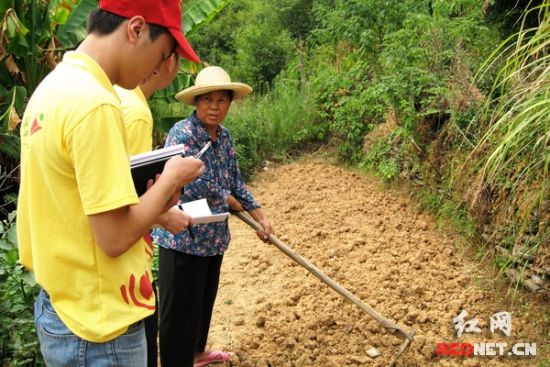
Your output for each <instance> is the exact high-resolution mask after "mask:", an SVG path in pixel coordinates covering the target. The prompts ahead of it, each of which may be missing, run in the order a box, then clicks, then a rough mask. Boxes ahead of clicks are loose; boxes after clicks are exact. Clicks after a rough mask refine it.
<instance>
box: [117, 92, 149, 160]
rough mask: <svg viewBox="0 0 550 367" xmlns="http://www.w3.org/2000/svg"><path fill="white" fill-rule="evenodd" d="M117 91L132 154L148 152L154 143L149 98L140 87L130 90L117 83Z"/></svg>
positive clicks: (129, 149)
mask: <svg viewBox="0 0 550 367" xmlns="http://www.w3.org/2000/svg"><path fill="white" fill-rule="evenodd" d="M115 91H116V92H117V94H118V96H119V98H120V106H121V107H122V115H123V119H124V124H125V125H126V136H127V138H128V151H129V152H130V154H138V153H143V152H148V151H150V150H151V149H152V145H153V138H152V135H153V115H152V114H151V110H150V109H149V105H148V104H147V99H146V98H145V96H144V95H143V92H142V91H141V89H139V87H137V88H136V89H133V90H128V89H124V88H121V87H119V86H118V85H115Z"/></svg>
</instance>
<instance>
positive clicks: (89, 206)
mask: <svg viewBox="0 0 550 367" xmlns="http://www.w3.org/2000/svg"><path fill="white" fill-rule="evenodd" d="M66 139H67V141H66V147H67V153H68V155H69V157H70V159H71V161H72V163H73V167H74V170H75V175H76V179H77V182H78V188H79V194H80V197H81V200H82V205H83V209H84V212H85V214H86V215H91V214H97V213H102V212H105V211H109V210H113V209H117V208H120V207H123V206H126V205H131V204H136V203H138V202H139V199H138V197H137V195H136V191H135V189H134V183H133V180H132V175H131V173H130V163H129V160H128V152H127V149H126V129H125V127H124V124H123V122H122V117H121V113H120V110H119V109H118V108H116V107H115V106H112V105H102V106H100V107H98V108H96V109H94V110H93V111H91V112H90V113H89V114H87V115H86V116H85V117H84V118H83V119H82V120H81V121H79V122H78V123H77V124H76V126H75V127H74V128H73V129H72V130H71V131H70V132H69V133H68V134H67V138H66Z"/></svg>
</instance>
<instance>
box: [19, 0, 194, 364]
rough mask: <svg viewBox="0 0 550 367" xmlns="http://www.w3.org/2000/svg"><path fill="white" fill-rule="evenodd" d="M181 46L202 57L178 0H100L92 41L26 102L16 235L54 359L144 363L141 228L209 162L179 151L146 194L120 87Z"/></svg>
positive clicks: (146, 266) (149, 299)
mask: <svg viewBox="0 0 550 367" xmlns="http://www.w3.org/2000/svg"><path fill="white" fill-rule="evenodd" d="M174 49H175V50H176V51H177V52H178V53H179V54H180V55H182V56H183V57H186V58H188V59H191V60H197V59H198V58H197V56H196V55H195V53H194V51H193V50H192V48H191V46H190V45H189V43H188V42H187V41H186V40H185V38H184V37H183V34H182V32H181V4H180V1H179V0H159V1H154V2H153V1H149V0H100V2H99V9H98V10H96V11H95V12H94V13H92V15H91V17H90V19H89V25H88V36H87V37H86V38H85V39H84V41H83V42H82V43H81V44H80V46H79V47H78V48H77V50H76V51H74V52H68V53H66V54H65V56H64V58H63V61H62V62H61V63H60V64H59V65H58V66H57V67H56V68H55V70H54V71H52V72H51V73H50V74H49V75H48V76H47V77H46V78H45V79H44V80H43V81H42V83H41V84H40V85H39V86H38V88H37V89H36V91H35V92H34V94H33V96H32V97H31V99H30V101H29V103H28V106H27V109H26V111H25V114H24V116H23V123H22V126H21V143H22V144H21V186H20V195H19V200H18V217H17V235H18V241H19V255H20V262H21V263H22V264H23V265H24V266H25V267H26V268H27V269H29V270H30V271H32V272H33V273H34V275H35V278H36V281H37V282H38V284H40V286H41V287H42V290H41V291H40V294H39V296H38V298H37V300H36V303H35V322H36V330H37V334H38V337H39V340H40V347H41V351H42V355H43V356H44V360H45V361H46V364H47V365H49V366H76V365H82V366H91V365H93V366H115V365H116V366H128V367H134V366H140V367H141V366H145V361H146V354H147V352H146V346H145V334H144V330H143V322H142V321H141V320H142V319H144V318H145V317H147V316H148V315H150V314H152V313H153V312H154V309H155V306H154V304H155V297H154V295H153V292H152V288H151V268H150V257H149V255H148V252H150V251H151V250H152V247H151V246H150V244H147V243H146V242H145V241H144V240H143V235H144V234H145V233H146V232H147V231H148V229H149V228H150V227H151V225H152V224H153V223H155V222H156V221H157V219H158V217H159V216H160V215H161V214H162V213H163V212H165V211H166V210H167V209H169V208H171V207H172V206H173V205H174V204H175V202H176V199H177V197H178V194H179V190H180V188H181V187H182V186H183V185H184V184H186V183H188V182H191V181H192V180H193V179H195V178H196V177H197V176H199V175H200V174H201V173H202V170H203V165H202V163H201V162H200V161H199V160H196V159H193V158H183V157H181V156H178V157H174V158H171V159H170V160H169V161H168V162H167V163H166V165H165V167H164V171H163V172H162V174H161V175H160V176H159V177H158V179H157V180H156V182H154V184H153V182H152V181H151V184H152V186H151V187H150V189H149V190H148V191H147V192H146V193H145V194H144V195H142V196H141V197H139V198H138V196H137V195H136V192H135V189H134V184H133V181H132V178H131V175H130V168H129V163H128V151H127V146H126V132H125V128H124V125H123V121H122V117H121V110H120V104H119V103H120V102H119V100H118V97H117V96H116V93H115V91H114V89H113V86H112V85H113V84H118V85H120V86H122V87H124V88H127V89H133V88H135V87H136V86H137V85H138V84H139V83H140V82H141V81H142V80H144V79H147V78H149V77H150V76H151V74H152V73H153V72H154V71H155V69H156V68H157V67H158V66H159V65H160V64H161V63H162V61H163V60H165V59H166V58H168V57H169V56H170V55H171V54H172V52H173V50H174Z"/></svg>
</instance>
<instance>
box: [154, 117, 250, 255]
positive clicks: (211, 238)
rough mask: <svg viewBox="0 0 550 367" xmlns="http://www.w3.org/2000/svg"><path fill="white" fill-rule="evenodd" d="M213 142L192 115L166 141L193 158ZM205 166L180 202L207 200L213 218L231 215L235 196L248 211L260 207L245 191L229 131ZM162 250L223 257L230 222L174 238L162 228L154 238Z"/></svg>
mask: <svg viewBox="0 0 550 367" xmlns="http://www.w3.org/2000/svg"><path fill="white" fill-rule="evenodd" d="M209 140H210V136H209V135H208V132H207V131H206V129H205V127H204V126H203V125H202V123H201V121H200V120H199V119H198V117H197V115H196V112H193V114H192V115H191V116H189V117H188V118H187V119H185V120H182V121H180V122H178V123H176V124H175V125H174V126H173V127H172V129H170V132H169V133H168V137H167V139H166V144H165V146H171V145H176V144H182V143H183V144H185V154H186V155H187V156H193V155H195V154H196V153H198V152H199V151H200V149H201V148H202V147H203V146H204V145H205V144H206V143H207V142H208V141H209ZM201 160H202V161H203V162H204V164H205V170H204V173H203V174H202V175H201V176H200V177H199V178H197V179H196V180H195V181H193V182H191V183H190V184H188V185H186V186H185V187H184V189H183V192H182V195H181V197H180V201H181V202H188V201H193V200H198V199H202V198H206V200H207V202H208V205H209V206H210V209H211V210H212V213H213V214H216V213H223V212H227V211H229V205H228V204H227V197H228V196H229V195H230V194H231V195H233V196H234V197H235V198H236V199H237V200H238V201H239V202H240V203H241V204H242V206H243V208H244V209H245V210H247V211H248V210H253V209H256V208H259V207H260V206H259V205H258V203H256V201H255V200H254V198H253V197H252V194H251V193H250V191H249V190H248V188H247V187H246V184H245V182H244V180H243V178H242V176H241V172H240V170H239V167H238V165H237V159H236V154H235V149H234V147H233V142H232V141H231V137H230V135H229V131H227V129H226V128H225V127H223V126H221V125H220V126H219V127H218V140H216V141H215V142H212V146H211V147H210V148H209V149H208V150H207V151H206V152H205V153H204V154H203V155H202V157H201ZM151 236H152V238H153V241H154V242H155V243H157V244H158V245H159V246H162V247H164V248H167V249H172V250H176V251H180V252H184V253H186V254H191V255H198V256H215V255H221V254H223V253H224V252H225V251H226V250H227V247H228V246H229V240H230V239H231V236H230V233H229V226H228V220H227V219H226V220H225V221H222V222H212V223H207V224H197V225H193V226H190V227H189V228H188V229H186V230H184V231H182V232H180V233H178V234H176V235H173V234H171V233H170V232H168V231H167V230H165V229H163V228H157V229H154V230H153V231H152V234H151Z"/></svg>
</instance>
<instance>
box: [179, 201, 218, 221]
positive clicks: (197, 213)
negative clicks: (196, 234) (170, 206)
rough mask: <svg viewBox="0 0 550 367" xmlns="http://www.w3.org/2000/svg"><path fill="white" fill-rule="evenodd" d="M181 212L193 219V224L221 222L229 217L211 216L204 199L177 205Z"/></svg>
mask: <svg viewBox="0 0 550 367" xmlns="http://www.w3.org/2000/svg"><path fill="white" fill-rule="evenodd" d="M178 207H179V208H180V209H181V210H183V212H184V213H185V214H187V215H189V216H190V217H191V218H193V220H192V222H193V224H204V223H211V222H221V221H222V220H225V218H227V217H228V216H229V213H218V214H212V211H211V210H210V207H209V206H208V202H207V201H206V199H199V200H195V201H189V202H187V203H183V204H180V205H178Z"/></svg>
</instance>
